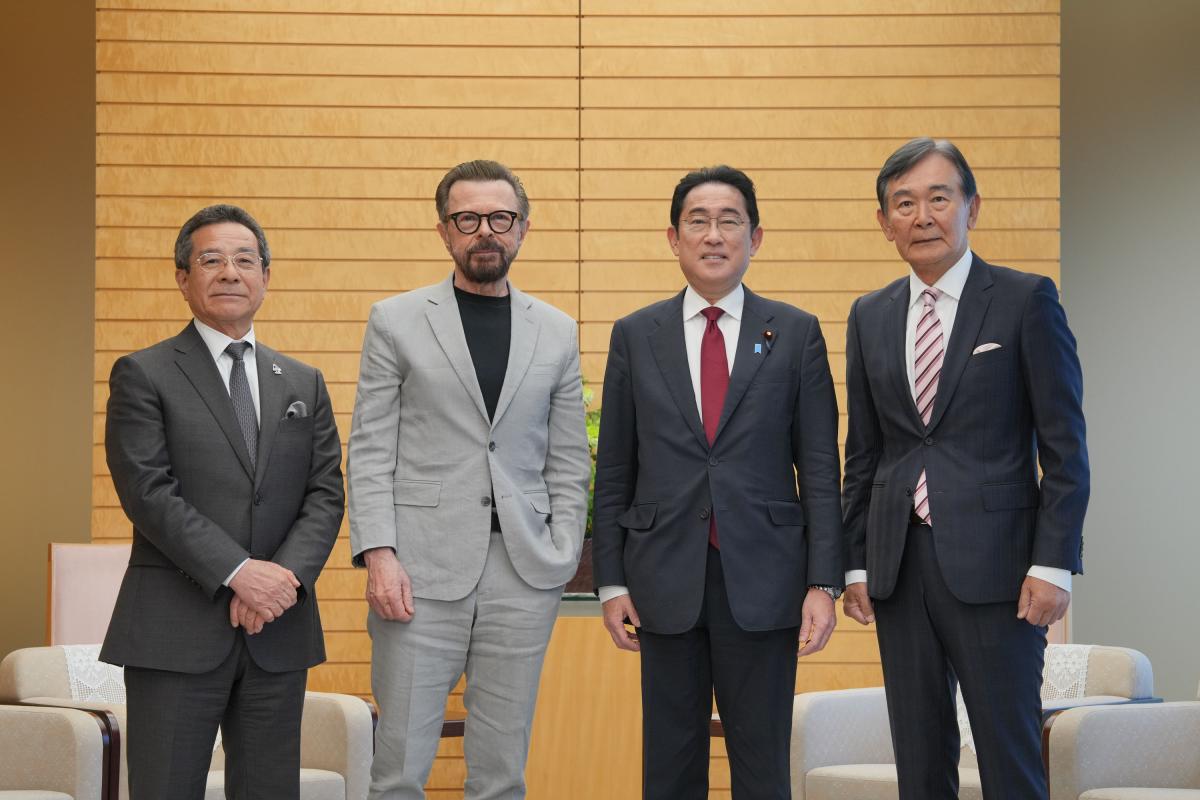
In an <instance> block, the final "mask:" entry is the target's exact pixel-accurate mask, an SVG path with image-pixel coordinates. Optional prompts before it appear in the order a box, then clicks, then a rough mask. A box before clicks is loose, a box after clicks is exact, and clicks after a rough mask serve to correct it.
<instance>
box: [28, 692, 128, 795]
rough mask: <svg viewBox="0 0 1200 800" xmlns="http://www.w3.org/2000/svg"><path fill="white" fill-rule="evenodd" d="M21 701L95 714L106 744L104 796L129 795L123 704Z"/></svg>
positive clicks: (53, 699)
mask: <svg viewBox="0 0 1200 800" xmlns="http://www.w3.org/2000/svg"><path fill="white" fill-rule="evenodd" d="M21 705H23V706H40V707H43V708H65V709H74V710H76V711H83V712H85V713H87V714H91V715H92V716H93V717H95V718H96V722H97V723H99V725H100V730H101V732H102V733H103V736H104V741H105V746H106V755H105V762H104V787H105V793H104V796H105V797H109V798H112V800H118V798H126V797H128V796H129V773H128V770H127V766H126V761H125V759H124V758H122V751H121V747H122V744H123V742H122V739H121V731H122V730H123V729H124V728H125V706H124V705H122V704H121V703H102V702H96V701H86V700H71V699H68V698H63V697H28V698H26V699H25V700H22V701H21Z"/></svg>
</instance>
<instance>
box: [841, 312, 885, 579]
mask: <svg viewBox="0 0 1200 800" xmlns="http://www.w3.org/2000/svg"><path fill="white" fill-rule="evenodd" d="M858 303H859V301H857V300H856V301H855V302H854V305H853V306H851V308H850V318H849V320H848V321H847V324H846V407H847V411H848V412H849V423H848V427H847V431H846V477H845V481H844V482H843V484H842V520H843V524H844V526H845V542H846V548H845V553H846V570H847V571H849V570H864V569H866V568H867V510H868V508H869V507H870V504H871V482H872V481H873V480H874V476H875V470H876V467H878V465H879V457H880V453H881V450H882V446H883V436H882V433H881V431H880V427H879V417H878V415H877V414H876V412H875V401H874V399H873V398H872V397H871V386H870V383H869V382H868V381H867V374H866V365H865V364H864V363H863V353H862V347H861V345H860V344H859V333H858V319H857V316H858Z"/></svg>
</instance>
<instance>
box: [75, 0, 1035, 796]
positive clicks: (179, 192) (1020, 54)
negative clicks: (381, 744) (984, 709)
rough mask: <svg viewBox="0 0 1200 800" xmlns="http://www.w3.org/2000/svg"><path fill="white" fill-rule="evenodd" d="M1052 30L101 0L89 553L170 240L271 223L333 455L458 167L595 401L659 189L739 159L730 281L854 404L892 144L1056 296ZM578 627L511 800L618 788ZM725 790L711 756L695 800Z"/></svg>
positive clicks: (557, 7) (632, 767) (334, 670)
mask: <svg viewBox="0 0 1200 800" xmlns="http://www.w3.org/2000/svg"><path fill="white" fill-rule="evenodd" d="M1058 12H1059V3H1058V0H791V1H790V2H789V1H787V0H741V1H740V2H738V3H734V4H726V6H724V7H714V6H713V4H712V3H711V2H701V1H700V0H404V1H403V2H392V1H390V0H98V2H97V11H96V29H97V50H96V61H97V78H96V79H97V102H98V108H97V137H96V182H97V189H96V191H97V198H96V226H97V229H96V266H95V279H96V336H95V341H96V345H95V346H96V353H95V381H96V383H95V392H94V403H95V405H94V410H95V420H94V433H93V441H94V445H95V455H94V476H95V477H94V484H93V492H92V493H93V515H92V535H93V538H94V539H95V540H97V541H112V540H121V539H127V538H128V537H129V526H128V523H127V521H126V520H125V518H124V516H123V514H122V512H121V509H120V507H119V505H118V503H117V500H116V497H115V496H114V493H113V490H112V485H111V482H110V480H109V477H108V474H107V469H106V467H105V464H104V456H103V432H104V405H105V401H106V398H107V385H106V381H107V376H108V372H109V369H110V367H111V364H112V362H113V360H114V359H115V358H116V357H117V356H118V355H120V354H122V353H125V352H128V351H130V350H133V349H137V348H140V347H144V346H147V345H149V344H151V343H153V342H155V341H158V340H160V339H162V338H164V337H166V336H169V335H172V334H173V333H175V332H177V331H178V330H179V329H180V328H181V327H182V326H183V324H184V323H185V322H186V320H187V319H188V317H189V314H188V309H187V306H186V304H185V303H184V302H183V301H182V299H181V298H180V297H179V295H178V292H177V290H176V288H175V285H174V279H173V268H172V265H171V258H170V253H171V248H172V243H173V241H174V236H175V233H176V231H177V230H178V228H179V226H180V225H181V224H182V223H183V221H184V220H185V219H186V218H187V217H188V216H190V214H191V213H193V212H194V211H195V210H196V209H198V208H200V207H201V206H203V205H206V204H209V203H212V202H219V201H228V202H234V203H238V204H240V205H243V206H245V207H246V208H247V209H249V210H250V211H251V213H253V214H254V215H255V216H257V218H258V219H259V221H260V222H261V223H262V224H263V226H264V227H265V228H266V231H267V234H268V238H269V240H270V242H271V247H272V251H273V252H274V254H275V261H274V263H273V265H272V271H273V279H272V282H271V289H270V292H269V293H268V297H267V301H266V304H265V305H264V306H263V308H262V310H261V312H260V313H259V317H258V323H257V330H258V333H259V336H260V337H261V338H262V339H263V340H264V341H266V342H268V343H270V344H272V345H273V346H275V347H277V348H279V349H281V350H283V351H285V352H287V353H289V354H291V355H294V356H296V357H298V358H300V359H302V360H305V361H308V362H310V363H313V364H315V365H317V366H318V367H320V368H321V369H322V370H324V372H325V375H326V378H327V380H328V381H329V386H330V391H331V394H332V397H333V404H334V409H335V411H336V414H337V420H338V424H339V428H340V430H341V433H342V438H343V441H345V440H346V438H347V436H348V434H349V421H350V413H351V411H352V408H353V399H354V386H355V380H356V376H357V366H358V350H359V346H360V344H361V339H362V334H363V330H364V326H365V321H366V317H367V312H368V309H369V307H370V305H371V303H372V302H374V301H376V300H378V299H381V298H383V297H387V296H388V295H391V294H394V293H396V292H400V291H405V290H407V289H411V288H414V287H417V286H421V285H424V284H428V283H432V282H434V281H436V280H439V279H440V278H442V277H444V276H445V275H446V274H447V273H448V271H449V269H450V264H449V262H448V261H447V260H446V258H445V252H444V250H443V248H442V246H441V244H440V242H439V240H438V238H437V235H436V233H434V231H433V226H434V224H435V222H436V219H435V214H434V208H433V201H432V196H433V190H434V187H435V186H436V184H437V181H438V180H439V179H440V177H441V175H442V174H443V173H444V172H445V170H447V169H448V168H449V167H451V166H453V165H454V164H456V163H458V162H460V161H463V160H466V159H470V158H494V159H497V160H500V161H502V162H505V163H507V164H508V165H510V166H511V167H513V168H514V170H515V171H516V172H517V173H518V174H519V175H521V177H522V178H523V180H524V182H525V184H526V187H527V189H528V192H529V195H530V198H531V200H532V203H533V216H532V220H533V229H532V231H531V233H530V236H529V238H528V240H527V243H526V245H525V247H524V248H523V250H522V253H521V256H520V258H519V260H518V262H517V264H516V266H515V267H514V269H513V279H514V281H515V282H516V283H517V284H518V285H520V286H521V287H522V288H524V289H526V290H528V291H531V292H532V293H534V294H536V295H538V296H539V297H542V298H543V299H545V300H547V301H549V302H551V303H553V304H554V305H556V306H558V307H559V308H562V309H563V310H564V311H566V312H567V313H569V314H571V315H573V316H574V317H576V318H577V319H578V320H579V322H580V333H581V348H582V351H583V367H584V373H585V376H586V377H587V379H588V380H589V382H590V385H591V386H592V388H593V389H594V390H595V392H596V397H597V398H599V397H600V393H601V390H602V386H601V380H602V378H603V372H604V362H605V355H606V349H607V345H608V337H609V332H610V330H611V326H612V322H613V320H615V319H616V318H618V317H619V316H621V315H623V314H625V313H628V312H630V311H632V310H634V309H636V308H638V307H640V306H642V305H645V304H647V303H649V302H652V301H654V300H658V299H661V298H663V297H666V296H668V295H669V294H671V293H673V292H675V291H677V290H678V289H679V288H680V287H681V285H682V283H681V278H680V276H679V272H678V265H677V264H676V263H675V262H674V261H673V259H672V257H671V253H670V250H669V248H668V247H667V244H666V241H665V236H664V230H665V228H666V226H667V224H668V204H669V198H670V194H671V190H672V188H673V186H674V184H675V182H676V181H677V180H678V179H679V177H681V176H682V175H683V174H684V173H685V172H686V171H688V170H690V169H693V168H695V167H698V166H702V165H707V164H714V163H720V162H725V163H729V164H732V165H734V166H737V167H739V168H741V169H744V170H745V171H746V172H748V173H749V174H750V175H751V177H752V178H753V179H754V180H755V182H756V184H757V186H758V191H759V202H760V209H761V213H762V224H763V226H764V228H765V229H766V235H765V240H764V244H763V247H762V249H761V250H760V252H759V254H758V257H757V258H756V259H755V261H754V263H753V265H752V266H751V269H750V272H749V273H748V275H747V285H749V286H750V287H752V288H753V289H755V290H756V291H759V292H762V293H763V294H766V295H768V296H770V297H774V298H778V299H783V300H787V301H789V302H792V303H795V304H797V305H800V306H802V307H804V308H806V309H808V310H810V311H813V312H814V313H816V314H818V316H819V317H820V319H821V322H822V325H823V328H824V330H825V335H826V338H827V341H828V343H829V347H830V353H831V359H832V365H833V371H834V376H835V380H836V381H837V382H838V390H839V402H840V403H841V404H842V407H843V408H844V405H845V404H844V396H843V393H842V390H843V383H842V381H843V376H844V360H843V353H844V343H845V325H844V323H845V318H846V315H847V313H848V311H849V307H850V303H851V302H852V300H853V299H854V298H855V297H856V296H858V295H859V294H862V293H863V292H866V291H869V290H872V289H875V288H877V287H879V286H881V285H883V284H884V283H886V282H887V281H889V280H891V279H892V278H894V277H896V276H899V275H902V274H903V273H904V271H905V267H904V265H903V264H901V263H900V262H898V260H897V257H896V254H895V250H894V249H893V248H892V246H891V245H890V244H888V243H887V242H886V241H885V240H884V238H883V236H882V235H881V234H880V233H879V231H878V228H877V226H876V223H875V220H874V195H873V193H874V189H873V184H874V176H875V173H876V172H877V171H878V168H879V166H880V164H881V163H882V162H883V160H884V158H885V157H886V156H887V154H888V153H890V152H891V151H892V150H893V149H894V148H895V147H896V146H897V145H899V144H900V143H901V142H903V141H904V140H906V139H908V138H910V137H913V136H918V135H932V136H941V137H949V138H952V139H954V140H955V141H956V142H957V143H958V144H959V145H960V147H961V148H962V149H963V151H964V153H965V154H966V156H967V158H968V159H969V160H970V161H971V163H972V165H973V167H974V168H975V171H976V176H977V178H978V182H979V186H980V191H981V194H982V195H983V197H984V203H983V209H982V213H981V218H980V225H979V228H978V229H977V231H975V232H974V234H973V235H972V244H973V246H974V247H975V248H976V249H977V250H978V251H979V252H980V253H981V254H983V255H984V256H986V257H987V258H988V259H989V260H992V261H995V262H999V263H1005V264H1010V265H1013V266H1016V267H1018V268H1022V269H1027V270H1030V271H1035V272H1040V273H1043V274H1048V275H1051V276H1052V277H1054V278H1056V279H1057V277H1058V257H1059V232H1058V226H1059V209H1058V199H1059V139H1058V137H1059V74H1058V73H1059V13H1058ZM842 431H843V435H844V431H845V426H844V421H843V427H842ZM346 537H347V529H346V528H345V527H344V528H343V530H342V533H341V537H340V538H339V541H338V545H337V547H336V548H335V550H334V553H333V556H332V558H331V560H330V563H329V567H328V568H327V569H326V572H325V573H324V575H323V576H322V578H321V580H320V593H321V598H322V609H323V613H324V620H325V625H326V639H327V643H328V649H329V656H330V658H329V662H328V663H327V664H325V665H323V666H321V667H319V668H317V669H316V670H314V671H313V673H312V676H311V679H310V683H311V686H312V687H313V688H316V689H327V690H338V691H345V692H351V693H358V694H363V695H366V694H368V693H369V691H370V683H369V658H370V642H369V640H368V639H367V636H366V634H365V631H364V617H365V614H366V605H365V602H364V601H363V600H362V596H363V590H364V584H365V581H364V576H363V573H362V572H359V571H354V570H351V569H350V568H349V554H348V541H347V538H346ZM584 622H586V623H589V624H591V623H594V625H592V627H593V628H597V627H598V626H599V623H598V622H597V621H595V620H585V621H580V620H574V619H564V620H561V621H560V625H559V630H558V631H557V632H556V634H555V644H554V645H553V646H552V649H551V655H550V657H549V659H548V662H547V667H546V674H545V679H544V682H543V683H544V690H543V695H542V704H541V706H540V708H539V713H538V723H537V728H536V729H535V736H534V741H533V746H532V756H531V761H530V770H529V780H530V796H531V797H567V796H570V797H573V798H588V797H593V796H595V797H629V796H634V795H635V794H636V786H637V781H636V775H637V767H636V765H637V763H638V762H637V752H638V749H637V748H638V736H639V732H638V728H639V723H638V716H637V689H636V684H637V678H636V668H635V666H631V664H632V663H633V662H632V661H631V660H630V659H620V656H619V654H616V653H615V652H613V653H609V652H607V650H610V649H611V647H607V648H606V647H605V646H604V640H603V639H600V640H597V638H596V636H595V630H589V629H588V628H586V627H581V626H582V624H583V623H584ZM856 628H857V626H856V625H854V626H852V625H851V624H849V623H847V624H844V625H843V627H842V628H841V629H840V630H839V632H838V633H837V634H836V635H835V637H834V640H833V642H832V643H831V645H830V647H829V649H828V650H827V651H826V652H825V653H822V654H820V655H819V656H817V657H814V658H812V659H809V660H806V661H805V662H804V663H803V664H802V665H801V669H800V675H799V680H798V686H799V687H800V688H807V689H813V688H834V687H841V686H857V685H869V684H877V683H879V682H880V673H879V667H878V654H877V650H876V649H875V645H874V636H873V632H872V631H870V630H856ZM585 662H586V664H587V665H589V666H585ZM604 665H607V666H604ZM600 669H604V670H607V672H603V673H597V670H600ZM585 674H586V675H587V676H589V677H588V679H587V680H586V681H577V680H574V679H573V676H576V675H585ZM458 702H460V701H458V700H457V699H455V700H453V701H452V706H454V705H455V703H458ZM581 704H583V705H581ZM568 709H572V710H574V711H575V712H576V714H575V715H570V714H566V713H565V712H566V711H567V710H568ZM581 709H586V710H587V713H582V712H581V711H580V710H581ZM593 728H594V729H595V730H592V729H593ZM585 729H586V731H591V732H584V731H585ZM570 742H574V744H569V743H570ZM580 742H584V743H586V746H585V745H584V744H580ZM716 751H718V752H719V751H720V747H719V746H718V747H717V748H716ZM614 759H615V760H614ZM593 760H598V763H617V764H621V765H623V766H621V767H619V768H615V769H604V770H600V769H597V768H596V767H595V765H594V764H593V763H592V762H593ZM589 764H592V766H588V765H589ZM462 772H463V768H462V761H461V748H459V747H458V746H457V744H456V743H450V744H448V745H447V746H446V747H444V748H443V753H442V757H440V758H439V760H438V764H437V766H436V767H435V773H434V776H433V778H432V779H431V789H434V790H436V791H435V793H434V794H432V795H431V796H437V797H444V798H452V797H461V791H460V790H456V789H455V788H454V786H455V784H456V783H457V785H459V786H461V779H462ZM631 775H632V776H633V777H630V776H631ZM727 776H728V773H727V769H726V768H725V766H724V765H723V764H722V763H721V761H720V759H719V758H717V759H714V784H713V786H714V792H713V796H714V797H718V796H720V797H724V796H727V795H728V777H727ZM569 787H570V791H569V793H568V788H569Z"/></svg>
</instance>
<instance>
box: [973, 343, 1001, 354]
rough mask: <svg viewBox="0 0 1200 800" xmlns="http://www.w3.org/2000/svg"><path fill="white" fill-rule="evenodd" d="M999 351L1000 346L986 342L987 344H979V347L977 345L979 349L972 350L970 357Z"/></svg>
mask: <svg viewBox="0 0 1200 800" xmlns="http://www.w3.org/2000/svg"><path fill="white" fill-rule="evenodd" d="M999 349H1000V345H999V344H997V343H996V342H988V343H987V344H981V345H979V347H976V348H975V349H974V350H972V351H971V355H973V356H977V355H979V354H980V353H986V352H987V351H989V350H999Z"/></svg>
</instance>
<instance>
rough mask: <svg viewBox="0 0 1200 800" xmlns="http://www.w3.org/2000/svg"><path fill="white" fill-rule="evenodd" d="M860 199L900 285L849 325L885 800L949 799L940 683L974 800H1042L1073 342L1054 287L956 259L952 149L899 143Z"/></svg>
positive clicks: (969, 202)
mask: <svg viewBox="0 0 1200 800" xmlns="http://www.w3.org/2000/svg"><path fill="white" fill-rule="evenodd" d="M876 192H877V195H878V199H879V211H878V212H877V215H878V220H879V225H880V227H881V228H882V229H883V233H884V235H885V236H886V237H887V239H888V241H890V242H893V243H895V245H896V249H897V251H898V252H899V253H900V256H901V258H903V259H904V260H905V261H907V262H908V264H909V266H910V267H911V268H912V270H911V272H910V274H909V275H906V276H905V277H903V278H900V279H899V280H897V281H895V282H893V283H892V284H890V285H888V286H886V287H884V288H883V289H880V290H879V291H877V292H873V293H871V294H868V295H866V296H864V297H861V298H859V299H858V300H857V301H856V302H855V303H854V307H853V308H852V309H851V311H850V321H849V327H848V331H847V337H846V341H847V343H846V363H847V367H846V383H847V396H848V404H849V410H850V430H849V435H848V437H847V439H846V482H845V487H844V505H845V527H846V536H847V541H848V553H849V555H848V560H847V568H848V569H849V572H848V573H847V575H846V584H847V589H846V600H845V610H846V614H847V615H848V616H850V617H853V618H854V619H856V620H858V621H859V622H862V623H864V624H866V623H868V622H873V621H875V620H876V619H878V634H879V650H880V655H881V657H882V660H883V673H884V684H885V686H886V689H887V699H888V711H889V713H890V715H891V723H892V741H893V744H894V746H895V751H896V769H897V773H898V777H899V783H900V797H901V798H904V799H905V800H951V798H956V797H958V769H957V764H958V753H959V732H958V725H957V722H956V713H955V700H954V686H955V683H956V682H957V683H959V684H961V686H962V692H963V698H964V700H965V702H966V706H967V713H968V715H969V716H970V718H971V727H972V733H973V736H974V740H975V745H976V751H977V754H978V758H979V773H980V780H981V782H982V787H983V795H984V797H985V798H988V800H1034V799H1039V800H1044V798H1045V797H1046V779H1045V775H1044V774H1043V772H1042V763H1041V718H1040V713H1039V712H1040V710H1041V697H1040V689H1041V683H1042V659H1043V652H1044V650H1045V646H1046V626H1047V625H1049V624H1051V623H1053V622H1055V621H1057V620H1058V619H1061V618H1062V616H1063V614H1065V613H1066V610H1067V605H1068V603H1069V602H1070V597H1071V595H1070V588H1071V573H1073V572H1080V571H1082V562H1081V552H1082V529H1083V517H1084V512H1085V511H1086V509H1087V501H1088V489H1089V471H1088V458H1087V445H1086V442H1085V437H1084V420H1083V409H1082V395H1083V379H1082V376H1081V374H1080V369H1079V359H1078V357H1077V356H1076V353H1075V338H1074V336H1072V335H1071V331H1070V329H1069V328H1068V327H1067V320H1066V316H1065V315H1064V314H1063V309H1062V306H1061V305H1060V304H1059V302H1058V292H1057V291H1056V289H1055V287H1054V282H1053V281H1051V280H1050V279H1049V278H1044V277H1041V276H1038V275H1030V274H1027V273H1023V272H1016V271H1014V270H1011V269H1006V268H1004V267H995V266H992V265H991V264H988V263H987V262H985V261H984V260H983V259H981V258H979V256H977V255H975V254H973V253H972V252H971V249H970V247H969V246H968V242H967V233H968V231H969V230H970V229H971V228H973V227H974V226H975V222H976V220H977V219H978V216H979V207H980V197H979V194H978V193H977V192H976V189H975V178H974V176H973V175H972V173H971V168H970V167H969V166H968V165H967V162H966V159H965V158H963V155H962V153H961V152H959V150H958V148H957V147H955V146H954V145H953V144H951V143H950V142H947V141H934V140H933V139H914V140H912V141H911V142H908V143H907V144H905V145H904V146H903V147H901V148H900V149H899V150H897V151H896V152H895V153H893V154H892V156H891V157H890V158H888V160H887V162H886V163H885V164H884V165H883V169H882V170H881V171H880V173H879V177H878V180H877V182H876ZM1039 464H1040V466H1041V472H1042V475H1041V481H1040V483H1039V481H1038V466H1039Z"/></svg>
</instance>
